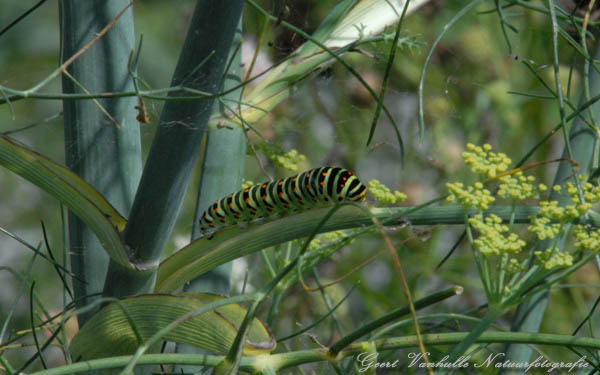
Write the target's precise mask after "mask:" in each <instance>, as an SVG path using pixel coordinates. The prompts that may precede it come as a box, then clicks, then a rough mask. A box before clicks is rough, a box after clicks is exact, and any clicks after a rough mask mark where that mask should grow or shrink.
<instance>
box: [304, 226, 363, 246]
mask: <svg viewBox="0 0 600 375" xmlns="http://www.w3.org/2000/svg"><path fill="white" fill-rule="evenodd" d="M345 237H347V235H346V233H345V232H344V231H342V230H334V231H333V232H327V233H323V234H320V235H318V236H316V237H315V238H313V240H312V241H310V244H309V245H308V250H309V251H312V250H318V249H320V248H321V247H323V246H326V245H328V244H332V243H335V242H338V241H341V240H343V239H344V238H345ZM351 242H352V240H350V241H349V242H348V243H351ZM300 243H301V244H303V243H304V240H300Z"/></svg>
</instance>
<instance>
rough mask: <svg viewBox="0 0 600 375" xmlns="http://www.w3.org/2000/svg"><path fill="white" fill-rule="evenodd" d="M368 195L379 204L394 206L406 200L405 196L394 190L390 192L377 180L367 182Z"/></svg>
mask: <svg viewBox="0 0 600 375" xmlns="http://www.w3.org/2000/svg"><path fill="white" fill-rule="evenodd" d="M368 185H369V193H370V194H371V195H372V196H374V197H375V199H377V201H378V202H379V203H380V204H395V203H398V202H402V201H403V200H405V199H406V194H404V193H402V192H400V191H398V190H395V191H394V192H393V193H392V191H391V190H390V189H389V188H388V187H387V186H385V185H384V184H382V183H381V182H379V180H371V181H369V184H368Z"/></svg>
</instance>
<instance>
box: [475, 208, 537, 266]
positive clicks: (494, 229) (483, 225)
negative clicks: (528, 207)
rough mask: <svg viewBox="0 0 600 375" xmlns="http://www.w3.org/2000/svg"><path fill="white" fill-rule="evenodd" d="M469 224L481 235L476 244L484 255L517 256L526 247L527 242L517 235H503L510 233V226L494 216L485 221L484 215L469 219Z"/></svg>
mask: <svg viewBox="0 0 600 375" xmlns="http://www.w3.org/2000/svg"><path fill="white" fill-rule="evenodd" d="M469 224H470V225H471V226H472V227H473V228H474V229H476V230H477V231H478V232H479V233H480V235H479V238H477V239H476V240H475V241H474V243H475V246H477V248H478V249H479V251H480V252H481V253H482V254H483V255H487V256H490V255H505V254H516V253H518V252H520V251H521V250H522V249H523V247H524V246H525V241H523V240H521V239H520V238H519V236H518V235H517V234H515V233H510V234H509V235H508V236H505V235H503V233H506V232H508V226H507V225H504V224H502V219H501V218H500V217H498V216H496V215H494V214H491V215H490V216H488V217H486V218H485V219H484V218H483V215H482V214H478V215H475V216H474V217H472V218H470V219H469Z"/></svg>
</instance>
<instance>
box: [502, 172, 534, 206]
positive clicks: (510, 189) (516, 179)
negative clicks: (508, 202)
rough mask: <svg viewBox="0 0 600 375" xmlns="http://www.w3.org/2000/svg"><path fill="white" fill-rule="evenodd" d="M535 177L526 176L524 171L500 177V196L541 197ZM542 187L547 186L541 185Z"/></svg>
mask: <svg viewBox="0 0 600 375" xmlns="http://www.w3.org/2000/svg"><path fill="white" fill-rule="evenodd" d="M534 182H535V177H533V176H524V175H523V172H521V171H519V172H517V173H515V174H514V175H508V176H503V177H500V185H499V186H498V196H500V197H502V198H508V199H515V200H523V199H527V198H539V194H538V191H537V190H536V188H535V186H534V185H533V183H534ZM541 186H542V189H543V188H544V187H545V186H544V185H541Z"/></svg>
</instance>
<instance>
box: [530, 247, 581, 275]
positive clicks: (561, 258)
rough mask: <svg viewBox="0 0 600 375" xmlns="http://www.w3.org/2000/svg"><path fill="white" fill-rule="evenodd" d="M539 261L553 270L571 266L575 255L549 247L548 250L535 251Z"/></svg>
mask: <svg viewBox="0 0 600 375" xmlns="http://www.w3.org/2000/svg"><path fill="white" fill-rule="evenodd" d="M534 254H535V256H536V257H537V260H538V262H539V263H541V264H543V265H544V268H545V269H547V270H551V269H553V268H557V267H569V266H572V265H573V256H572V255H571V254H569V253H565V252H563V251H560V250H558V249H557V248H554V249H547V250H546V251H536V252H534Z"/></svg>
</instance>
